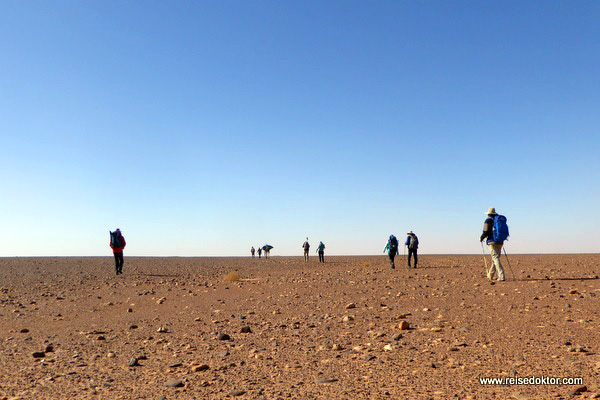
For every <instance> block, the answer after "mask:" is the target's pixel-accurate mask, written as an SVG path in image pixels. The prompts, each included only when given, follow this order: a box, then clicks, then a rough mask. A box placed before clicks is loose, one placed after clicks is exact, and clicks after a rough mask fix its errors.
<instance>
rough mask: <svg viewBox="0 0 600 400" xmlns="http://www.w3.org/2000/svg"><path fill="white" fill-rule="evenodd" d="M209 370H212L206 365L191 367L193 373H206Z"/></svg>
mask: <svg viewBox="0 0 600 400" xmlns="http://www.w3.org/2000/svg"><path fill="white" fill-rule="evenodd" d="M207 369H210V367H209V366H208V365H206V364H200V365H192V367H191V370H192V372H201V371H206V370H207Z"/></svg>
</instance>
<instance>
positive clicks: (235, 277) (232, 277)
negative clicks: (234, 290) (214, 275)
mask: <svg viewBox="0 0 600 400" xmlns="http://www.w3.org/2000/svg"><path fill="white" fill-rule="evenodd" d="M223 280H224V281H225V282H237V281H239V280H240V274H238V273H237V271H233V272H230V273H228V274H227V275H225V278H223Z"/></svg>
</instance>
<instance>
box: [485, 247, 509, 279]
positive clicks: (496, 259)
mask: <svg viewBox="0 0 600 400" xmlns="http://www.w3.org/2000/svg"><path fill="white" fill-rule="evenodd" d="M488 247H489V248H490V254H491V255H492V265H490V269H489V271H488V273H487V277H488V279H489V280H492V279H493V278H494V273H495V274H496V275H497V276H498V280H499V281H503V280H504V279H505V278H504V269H503V268H502V263H501V262H500V256H501V255H502V243H493V242H492V243H490V244H488Z"/></svg>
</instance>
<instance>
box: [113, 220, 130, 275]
mask: <svg viewBox="0 0 600 400" xmlns="http://www.w3.org/2000/svg"><path fill="white" fill-rule="evenodd" d="M126 245H127V243H126V242H125V238H124V237H123V235H122V234H121V230H120V229H119V228H117V230H116V231H114V232H111V233H110V247H111V248H112V250H113V255H114V256H115V271H116V272H117V275H119V274H123V249H124V248H125V246H126Z"/></svg>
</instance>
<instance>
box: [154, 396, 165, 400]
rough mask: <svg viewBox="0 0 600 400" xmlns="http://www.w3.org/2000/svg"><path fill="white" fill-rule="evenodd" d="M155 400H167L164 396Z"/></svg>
mask: <svg viewBox="0 0 600 400" xmlns="http://www.w3.org/2000/svg"><path fill="white" fill-rule="evenodd" d="M156 400H167V397H166V396H159V397H157V398H156Z"/></svg>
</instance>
